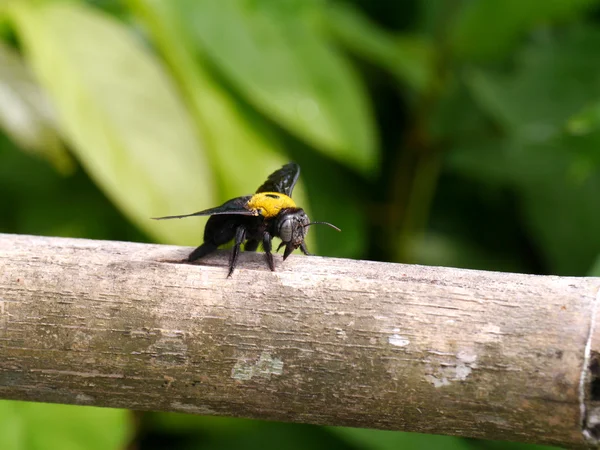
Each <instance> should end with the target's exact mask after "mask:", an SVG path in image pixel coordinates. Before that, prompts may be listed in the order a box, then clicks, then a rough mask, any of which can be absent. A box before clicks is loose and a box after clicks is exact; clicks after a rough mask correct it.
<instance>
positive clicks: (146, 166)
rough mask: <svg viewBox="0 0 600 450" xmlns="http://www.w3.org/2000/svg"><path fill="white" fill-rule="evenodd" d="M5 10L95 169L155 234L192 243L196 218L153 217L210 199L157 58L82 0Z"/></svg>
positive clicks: (77, 147) (81, 155)
mask: <svg viewBox="0 0 600 450" xmlns="http://www.w3.org/2000/svg"><path fill="white" fill-rule="evenodd" d="M11 11H12V16H13V17H14V20H15V22H16V25H17V31H18V33H19V35H20V36H21V38H22V40H23V42H24V44H25V47H26V50H27V53H28V55H29V59H30V61H31V63H32V66H33V68H34V70H35V72H36V74H37V75H38V78H39V79H40V82H41V83H42V85H43V86H44V87H45V88H46V90H47V91H48V93H49V95H50V96H51V98H52V99H53V101H54V103H55V105H56V108H57V110H58V113H59V116H60V124H61V127H62V129H63V132H64V134H65V136H66V137H67V139H68V140H69V141H70V142H71V143H72V146H73V151H74V153H75V154H76V156H77V157H78V159H79V160H80V161H81V162H82V164H83V165H84V166H85V168H86V169H87V171H88V172H89V173H90V175H91V176H92V178H94V179H95V181H96V182H97V183H98V184H99V185H100V186H101V187H102V188H103V189H104V191H105V192H106V193H107V194H108V196H109V197H110V198H111V199H112V200H113V202H115V203H116V204H117V205H118V206H119V208H120V209H121V210H122V211H123V212H124V213H125V214H126V215H127V216H128V217H129V218H130V219H132V220H133V221H134V222H135V223H136V224H137V225H138V226H140V227H141V228H142V229H144V230H146V231H147V232H148V233H150V234H151V235H153V236H154V237H156V238H158V239H159V240H161V241H166V242H172V243H178V244H192V243H197V240H198V234H199V228H198V222H197V221H194V220H182V221H173V222H172V223H169V226H165V224H164V223H162V222H156V221H152V220H150V217H155V216H163V215H169V214H181V213H186V212H193V211H194V210H198V209H201V208H203V207H208V206H212V205H214V204H215V201H214V195H213V181H212V179H211V176H210V171H209V169H208V167H207V163H206V160H205V157H204V153H203V148H202V146H201V144H200V141H199V139H198V136H197V134H196V132H195V130H194V127H193V125H192V122H191V120H190V117H189V114H188V112H187V111H186V109H185V107H184V105H183V104H182V102H181V100H180V98H179V95H178V92H177V91H176V88H175V86H174V85H173V83H172V81H171V80H170V79H169V78H168V76H167V75H166V74H165V72H164V71H163V69H162V68H161V66H160V64H159V63H158V61H157V60H156V59H155V58H154V57H153V56H152V55H151V54H150V53H149V52H148V51H147V49H145V48H144V47H142V46H141V45H140V43H139V41H138V40H137V39H136V38H135V37H134V36H133V35H132V34H131V33H130V32H129V31H128V30H127V29H126V28H124V27H123V26H122V25H121V24H119V23H118V22H116V21H114V20H112V19H111V18H110V17H109V16H105V15H103V14H100V13H97V12H94V10H92V9H90V8H87V7H85V6H84V5H81V4H74V3H49V4H44V5H41V6H32V5H30V4H27V3H24V2H21V3H19V4H15V5H14V7H13V8H12V9H11Z"/></svg>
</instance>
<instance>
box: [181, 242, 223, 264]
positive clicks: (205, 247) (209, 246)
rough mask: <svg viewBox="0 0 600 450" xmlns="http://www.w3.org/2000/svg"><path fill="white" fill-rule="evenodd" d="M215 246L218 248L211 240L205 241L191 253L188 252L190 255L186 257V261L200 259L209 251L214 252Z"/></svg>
mask: <svg viewBox="0 0 600 450" xmlns="http://www.w3.org/2000/svg"><path fill="white" fill-rule="evenodd" d="M217 248H219V246H218V245H216V244H214V243H212V242H205V243H204V244H202V245H201V246H200V247H198V248H196V249H195V250H194V251H193V252H192V253H190V255H189V256H188V257H187V260H186V261H187V262H194V261H196V260H197V259H200V258H202V257H203V256H206V255H208V254H209V253H212V252H214V251H215V250H216V249H217Z"/></svg>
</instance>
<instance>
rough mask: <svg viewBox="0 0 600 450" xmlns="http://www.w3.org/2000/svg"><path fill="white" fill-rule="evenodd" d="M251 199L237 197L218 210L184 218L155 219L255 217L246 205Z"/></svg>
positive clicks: (208, 210)
mask: <svg viewBox="0 0 600 450" xmlns="http://www.w3.org/2000/svg"><path fill="white" fill-rule="evenodd" d="M251 197H252V196H251V195H247V196H245V197H237V198H234V199H232V200H229V201H228V202H225V203H223V204H222V205H221V206H217V207H216V208H210V209H205V210H204V211H198V212H195V213H192V214H184V215H182V216H165V217H153V219H154V220H163V219H181V218H183V217H191V216H215V215H219V214H238V215H242V216H255V215H256V212H254V211H250V210H249V209H247V208H246V204H247V203H248V200H250V198H251Z"/></svg>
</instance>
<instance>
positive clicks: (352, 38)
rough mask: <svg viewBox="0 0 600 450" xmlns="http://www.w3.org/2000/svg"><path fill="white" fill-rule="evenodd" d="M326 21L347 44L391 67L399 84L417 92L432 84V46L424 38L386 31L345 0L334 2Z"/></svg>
mask: <svg viewBox="0 0 600 450" xmlns="http://www.w3.org/2000/svg"><path fill="white" fill-rule="evenodd" d="M324 23H325V25H326V26H327V27H328V29H329V30H330V31H331V32H332V33H333V35H334V36H335V37H336V38H337V39H339V40H340V41H341V42H342V43H343V44H344V45H345V46H347V47H348V48H350V49H351V50H353V51H354V52H356V53H357V54H358V55H361V56H363V57H364V58H366V59H368V60H370V61H373V62H374V63H376V64H379V65H381V66H382V67H384V68H386V69H387V70H389V71H390V72H391V73H392V74H393V75H394V76H395V77H396V78H397V79H398V81H399V83H402V84H406V85H407V86H408V87H410V88H411V89H412V90H413V91H415V92H416V93H422V92H424V91H425V90H426V89H427V88H428V87H430V83H431V81H432V75H433V73H432V68H433V49H432V48H431V46H430V45H429V43H427V42H426V41H424V40H423V39H420V38H418V37H416V36H415V37H408V36H402V37H400V36H394V35H391V34H389V33H386V32H385V31H384V30H383V29H381V28H380V27H378V26H377V25H376V24H374V23H372V22H370V21H369V20H368V19H367V18H366V17H364V16H363V15H362V14H361V13H360V12H359V11H358V10H357V9H355V8H354V7H352V6H351V5H349V4H346V3H339V2H336V3H332V4H331V5H330V7H329V8H327V9H326V10H325V18H324Z"/></svg>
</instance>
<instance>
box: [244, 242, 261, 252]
mask: <svg viewBox="0 0 600 450" xmlns="http://www.w3.org/2000/svg"><path fill="white" fill-rule="evenodd" d="M257 248H258V241H257V240H256V239H248V241H246V243H245V244H244V251H246V252H255V251H256V249H257Z"/></svg>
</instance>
